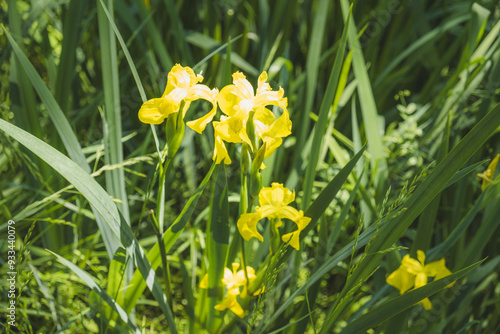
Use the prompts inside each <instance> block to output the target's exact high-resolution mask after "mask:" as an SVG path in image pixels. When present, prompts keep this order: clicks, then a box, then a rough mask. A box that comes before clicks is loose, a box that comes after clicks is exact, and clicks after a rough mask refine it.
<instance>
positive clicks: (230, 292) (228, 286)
mask: <svg viewBox="0 0 500 334" xmlns="http://www.w3.org/2000/svg"><path fill="white" fill-rule="evenodd" d="M239 267H240V264H239V263H233V264H232V269H233V270H231V269H229V268H225V269H224V278H223V279H222V283H223V284H224V290H225V294H226V298H224V300H223V301H222V302H221V303H220V304H217V305H215V307H214V308H215V309H216V310H218V311H224V310H225V309H230V310H231V311H232V312H233V313H235V314H236V315H237V316H239V317H240V318H243V317H244V316H245V312H244V311H243V308H242V307H241V305H240V304H239V303H238V300H237V297H238V295H242V296H245V295H246V286H247V279H246V277H245V272H244V271H243V269H242V270H240V271H238V268H239ZM247 275H248V284H251V283H252V282H253V281H254V280H255V278H256V275H255V270H254V269H253V268H252V267H247ZM240 287H243V290H240ZM200 288H203V289H207V288H208V273H207V274H205V276H204V277H203V279H202V280H201V282H200Z"/></svg>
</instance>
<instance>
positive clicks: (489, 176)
mask: <svg viewBox="0 0 500 334" xmlns="http://www.w3.org/2000/svg"><path fill="white" fill-rule="evenodd" d="M499 158H500V154H497V156H496V157H495V158H494V159H493V160H491V162H490V164H489V165H488V168H486V170H485V171H484V172H483V173H480V174H477V176H479V177H480V178H482V179H483V184H482V185H481V190H482V191H484V190H485V189H486V187H487V186H489V185H490V183H491V182H492V181H493V176H494V175H495V169H496V168H497V164H498V159H499Z"/></svg>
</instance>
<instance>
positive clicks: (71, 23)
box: [54, 1, 86, 111]
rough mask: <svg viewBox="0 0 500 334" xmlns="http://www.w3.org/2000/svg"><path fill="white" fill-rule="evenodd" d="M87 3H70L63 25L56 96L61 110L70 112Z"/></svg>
mask: <svg viewBox="0 0 500 334" xmlns="http://www.w3.org/2000/svg"><path fill="white" fill-rule="evenodd" d="M85 5H86V2H85V1H70V3H69V5H68V10H67V11H66V12H65V18H64V23H63V40H62V45H61V56H60V57H59V65H58V66H57V79H56V85H55V93H54V96H55V98H56V101H57V103H58V104H59V106H60V107H61V110H66V111H68V109H69V101H70V100H69V97H70V88H71V83H72V82H73V79H74V77H75V76H76V68H75V63H76V48H77V45H78V42H79V35H80V33H81V23H82V14H83V12H84V10H85Z"/></svg>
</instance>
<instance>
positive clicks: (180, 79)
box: [139, 64, 218, 133]
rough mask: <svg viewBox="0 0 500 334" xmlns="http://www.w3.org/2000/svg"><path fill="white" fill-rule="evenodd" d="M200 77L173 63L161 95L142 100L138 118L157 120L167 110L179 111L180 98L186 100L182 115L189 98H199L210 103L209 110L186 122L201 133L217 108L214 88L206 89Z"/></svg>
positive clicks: (164, 116)
mask: <svg viewBox="0 0 500 334" xmlns="http://www.w3.org/2000/svg"><path fill="white" fill-rule="evenodd" d="M202 80H203V77H202V76H201V75H199V74H198V75H195V73H194V71H193V70H192V69H191V68H189V67H182V66H181V65H179V64H176V65H175V66H174V67H173V68H172V70H171V71H170V73H168V81H167V86H166V88H165V91H164V92H163V95H162V96H161V98H154V99H151V100H148V101H146V102H144V104H143V105H142V107H141V109H140V110H139V120H140V121H141V122H143V123H147V124H161V123H162V122H163V121H164V120H165V118H167V117H168V116H169V115H170V114H173V113H177V112H179V108H180V105H181V102H182V101H184V102H185V103H186V105H185V107H184V110H183V112H184V115H183V117H184V116H185V113H186V111H187V109H188V108H189V104H190V103H191V102H192V101H195V100H198V99H203V100H206V101H208V102H210V103H212V106H213V107H212V110H211V111H210V112H209V113H207V114H206V115H205V116H203V117H201V118H199V119H197V120H194V121H190V122H188V123H187V125H188V126H189V127H190V128H191V129H193V130H195V131H196V132H198V133H201V132H202V131H203V130H204V129H205V127H206V126H207V124H208V123H210V121H211V120H212V119H213V117H214V116H215V112H216V110H217V94H218V90H217V89H212V90H211V89H210V88H208V87H207V86H205V85H201V84H199V82H201V81H202Z"/></svg>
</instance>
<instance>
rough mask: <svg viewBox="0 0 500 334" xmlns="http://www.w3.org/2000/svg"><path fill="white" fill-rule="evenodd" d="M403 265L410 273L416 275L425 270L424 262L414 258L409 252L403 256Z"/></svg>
mask: <svg viewBox="0 0 500 334" xmlns="http://www.w3.org/2000/svg"><path fill="white" fill-rule="evenodd" d="M401 265H402V266H404V267H405V268H406V270H408V272H409V273H411V274H414V275H418V274H419V273H421V272H422V271H423V270H424V266H423V265H422V263H421V262H419V261H417V260H415V259H412V258H411V257H410V255H408V254H406V255H405V256H404V257H403V260H402V261H401Z"/></svg>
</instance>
